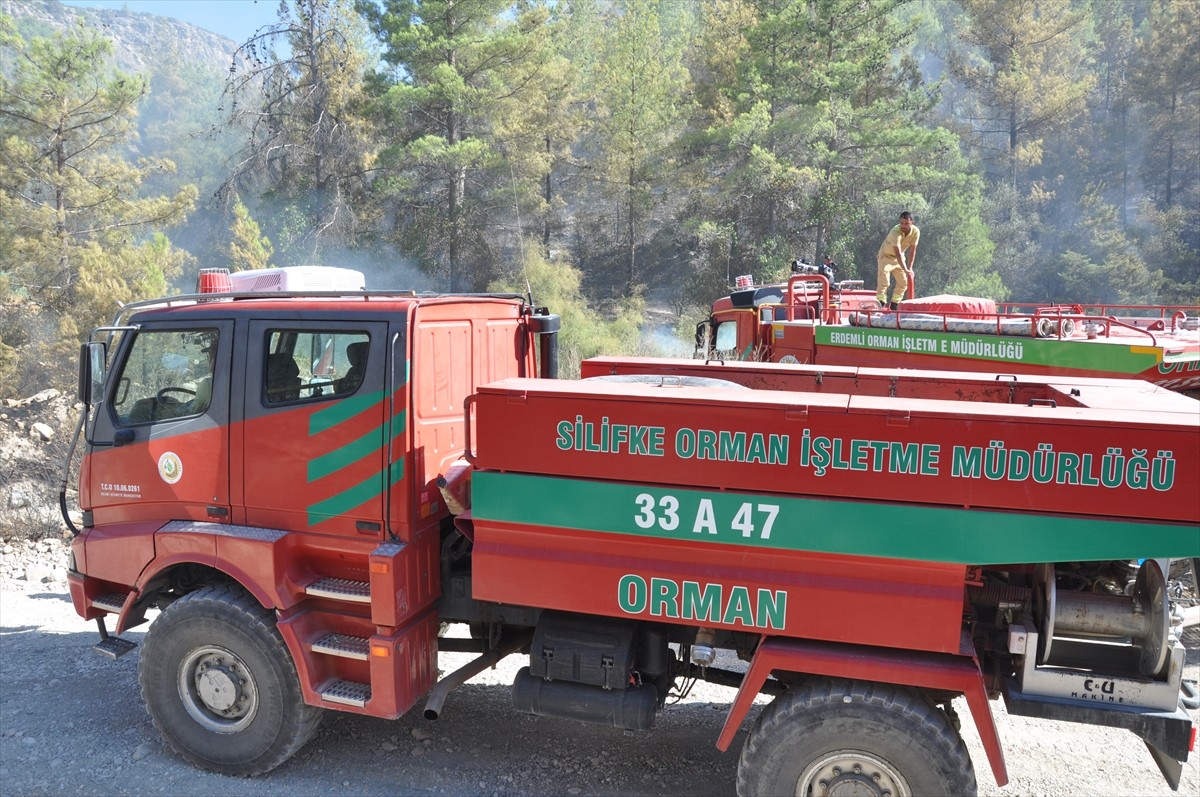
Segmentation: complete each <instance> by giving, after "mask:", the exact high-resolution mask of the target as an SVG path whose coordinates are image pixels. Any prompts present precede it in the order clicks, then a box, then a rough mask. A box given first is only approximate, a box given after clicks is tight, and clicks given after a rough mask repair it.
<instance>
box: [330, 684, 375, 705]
mask: <svg viewBox="0 0 1200 797" xmlns="http://www.w3.org/2000/svg"><path fill="white" fill-rule="evenodd" d="M317 694H319V695H320V696H321V699H322V700H326V701H328V702H330V703H341V704H343V705H346V706H358V707H359V708H362V707H363V706H365V705H367V701H368V700H370V699H371V686H370V685H369V684H360V683H357V682H355V681H334V682H333V683H331V684H329V685H327V686H326V687H325V688H323V689H321V690H320V691H319V692H318V693H317Z"/></svg>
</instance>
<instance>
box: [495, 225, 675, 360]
mask: <svg viewBox="0 0 1200 797" xmlns="http://www.w3.org/2000/svg"><path fill="white" fill-rule="evenodd" d="M522 264H523V267H522V268H521V270H520V272H519V273H513V274H510V275H508V276H506V277H504V278H501V279H499V280H497V281H495V282H493V283H492V284H491V285H489V286H488V290H489V291H496V292H515V293H524V292H526V291H529V292H531V293H532V295H533V297H534V300H535V302H536V303H537V304H538V305H540V306H545V307H548V308H550V310H551V312H554V313H557V314H558V315H559V316H560V317H561V318H562V331H561V332H560V333H559V343H558V345H559V375H560V376H561V377H563V378H576V377H578V376H579V363H580V362H581V361H582V360H584V359H586V358H588V357H594V356H596V355H599V354H631V355H643V356H652V355H654V354H656V353H657V352H656V351H655V350H654V348H653V347H651V346H649V345H648V344H647V343H646V342H645V341H644V340H643V338H642V334H641V328H642V325H643V321H644V317H645V302H644V301H643V300H642V299H641V298H640V297H637V296H633V297H630V298H628V299H626V300H624V301H622V302H621V303H620V305H619V307H618V309H617V311H616V312H615V313H613V314H612V315H611V316H610V317H608V318H606V317H604V316H603V315H601V314H600V313H598V312H597V311H596V310H595V309H593V308H592V307H591V306H590V305H589V303H588V301H587V299H586V298H584V296H583V292H582V290H581V285H582V281H583V280H582V275H581V274H580V272H579V269H577V268H575V267H574V266H572V265H571V264H570V263H568V262H566V261H563V260H553V261H552V260H549V259H547V258H545V257H543V256H542V255H541V254H540V253H539V252H538V251H537V250H536V249H535V248H533V247H530V248H528V249H527V251H526V254H525V256H524V259H523V260H522Z"/></svg>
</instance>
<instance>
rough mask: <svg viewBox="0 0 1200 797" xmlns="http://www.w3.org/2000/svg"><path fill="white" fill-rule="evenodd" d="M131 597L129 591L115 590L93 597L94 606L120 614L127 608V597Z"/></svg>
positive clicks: (110, 612)
mask: <svg viewBox="0 0 1200 797" xmlns="http://www.w3.org/2000/svg"><path fill="white" fill-rule="evenodd" d="M127 597H129V593H127V592H113V593H110V594H108V595H101V596H100V597H99V598H93V599H92V606H93V607H94V608H96V609H100V610H101V611H105V612H108V613H109V614H120V613H121V610H122V609H124V608H125V598H127Z"/></svg>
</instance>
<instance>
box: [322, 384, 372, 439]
mask: <svg viewBox="0 0 1200 797" xmlns="http://www.w3.org/2000/svg"><path fill="white" fill-rule="evenodd" d="M382 399H383V391H382V390H375V391H372V392H370V393H364V394H363V395H361V396H350V397H349V398H345V399H342V400H341V401H335V402H334V403H332V404H330V405H329V406H328V407H326V408H325V409H323V410H318V411H317V412H314V413H313V414H312V417H310V418H309V419H308V433H309V435H317V434H320V433H321V432H325V431H328V430H329V429H332V428H333V427H335V426H337V425H338V424H340V423H344V422H345V421H348V420H350V419H351V418H353V417H354V416H355V415H358V414H359V413H360V412H363V411H364V410H367V409H370V408H371V407H372V406H374V405H376V404H378V403H379V402H380V401H381V400H382Z"/></svg>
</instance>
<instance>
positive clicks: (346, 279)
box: [229, 266, 367, 293]
mask: <svg viewBox="0 0 1200 797" xmlns="http://www.w3.org/2000/svg"><path fill="white" fill-rule="evenodd" d="M229 281H230V282H231V283H232V290H233V292H234V293H273V292H276V291H289V292H301V291H361V290H365V289H366V286H367V280H366V277H364V276H363V273H362V272H361V271H355V270H354V269H351V268H336V267H334V266H288V267H286V268H263V269H254V270H251V271H235V272H234V273H232V274H230V275H229Z"/></svg>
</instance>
